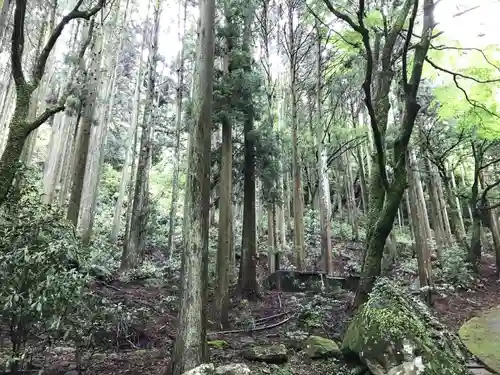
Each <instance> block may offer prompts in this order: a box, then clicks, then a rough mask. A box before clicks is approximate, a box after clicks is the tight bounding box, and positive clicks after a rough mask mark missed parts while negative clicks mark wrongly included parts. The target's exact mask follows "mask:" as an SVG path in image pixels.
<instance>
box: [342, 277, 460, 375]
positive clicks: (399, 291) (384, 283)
mask: <svg viewBox="0 0 500 375" xmlns="http://www.w3.org/2000/svg"><path fill="white" fill-rule="evenodd" d="M341 350H342V351H343V352H344V353H346V354H355V355H357V356H358V357H359V358H360V359H361V360H362V361H363V362H364V363H365V364H366V365H367V366H368V367H369V368H370V370H371V371H372V373H373V374H375V375H378V374H387V372H388V371H389V370H391V369H393V368H395V367H397V366H400V365H402V364H403V363H404V362H408V361H412V360H413V359H415V358H419V361H420V360H421V362H422V363H423V366H424V371H423V372H422V373H421V374H422V375H465V374H469V370H468V368H467V363H466V357H465V355H464V348H463V346H462V345H461V343H460V340H459V339H458V337H457V336H456V335H453V334H451V333H449V332H447V331H446V329H445V328H444V326H443V325H442V324H440V323H439V322H438V321H437V320H436V319H435V318H434V317H433V316H432V314H431V313H430V311H429V309H428V307H427V306H426V305H424V304H423V303H422V302H421V301H419V300H417V299H416V298H414V297H412V296H411V295H410V294H409V293H408V291H407V290H406V288H404V287H403V286H400V285H398V284H395V283H393V282H392V281H389V280H388V279H385V278H381V279H379V280H378V281H377V283H376V284H375V286H374V288H373V292H372V293H371V295H370V298H369V299H368V301H367V302H366V303H365V304H364V305H363V306H361V307H360V309H359V311H358V312H357V313H356V315H355V316H354V318H353V320H352V321H351V323H350V324H349V327H348V329H347V332H346V334H345V337H344V341H343V342H342V347H341Z"/></svg>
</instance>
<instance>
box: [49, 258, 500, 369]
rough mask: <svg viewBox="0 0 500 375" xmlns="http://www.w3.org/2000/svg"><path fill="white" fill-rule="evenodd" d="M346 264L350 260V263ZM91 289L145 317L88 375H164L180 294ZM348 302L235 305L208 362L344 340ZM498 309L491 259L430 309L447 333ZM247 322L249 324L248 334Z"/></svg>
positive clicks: (304, 298) (112, 338) (58, 358)
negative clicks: (292, 337)
mask: <svg viewBox="0 0 500 375" xmlns="http://www.w3.org/2000/svg"><path fill="white" fill-rule="evenodd" d="M348 258H349V257H348V256H347V257H346V259H348ZM94 287H95V290H96V292H98V293H100V294H103V295H106V296H107V297H109V298H110V299H112V300H113V301H120V302H122V303H123V304H125V305H127V306H133V307H135V308H141V309H143V310H144V311H145V314H146V315H145V317H144V319H143V320H142V321H141V322H138V323H137V325H134V326H133V327H128V332H129V334H128V335H127V336H126V337H124V336H123V335H120V334H119V333H117V332H112V333H109V335H108V336H106V338H107V339H108V343H107V345H105V346H102V347H101V348H99V349H98V350H96V352H95V353H93V354H92V355H90V356H89V353H87V354H86V355H85V360H84V366H85V374H86V375H118V374H120V375H123V374H134V375H135V374H148V375H160V374H162V373H164V371H165V369H166V367H167V365H168V361H169V354H170V351H171V349H172V346H173V342H174V339H175V335H176V328H175V327H176V316H177V307H176V304H175V303H171V304H169V303H168V298H167V297H175V296H178V291H177V290H176V289H175V288H172V287H165V286H145V285H144V283H139V282H136V283H123V282H119V281H114V282H110V283H97V284H96V285H95V286H94ZM351 298H352V294H351V293H349V292H345V293H342V294H341V295H332V296H324V297H321V296H317V295H316V296H315V295H311V294H306V293H280V292H276V291H267V292H263V293H262V299H261V300H259V301H256V302H249V303H246V302H242V301H239V300H237V299H234V300H233V301H232V305H231V310H230V322H231V327H229V328H227V329H226V330H224V331H221V330H220V327H216V326H215V325H214V324H213V322H211V321H209V323H210V328H209V333H208V335H209V340H211V341H212V340H224V341H225V342H226V343H227V344H228V347H227V348H224V349H221V348H216V347H211V348H210V349H209V350H210V357H211V361H212V362H215V363H228V362H245V361H244V360H243V359H242V358H241V357H240V354H239V353H240V350H241V348H242V347H243V346H245V345H247V344H249V343H256V344H262V343H272V342H283V341H284V340H285V341H286V340H287V337H288V334H289V333H290V332H296V331H302V332H304V331H305V332H307V333H314V334H317V335H321V336H323V337H329V338H331V339H334V340H337V341H340V339H341V337H342V335H343V332H344V330H345V328H346V326H347V323H348V321H349V314H350V312H349V310H348V304H349V302H348V301H350V299H351ZM172 299H173V298H172ZM165 301H167V302H165ZM497 305H500V283H499V282H497V280H496V277H495V269H494V262H493V259H492V258H490V257H488V256H486V257H485V258H484V259H483V262H482V264H481V274H480V278H479V279H478V282H477V285H476V286H474V288H472V289H470V290H467V291H459V292H456V293H454V294H450V295H447V296H441V297H439V298H437V299H436V300H435V304H434V307H433V309H434V311H435V313H436V314H437V316H438V317H439V318H440V320H441V321H442V322H444V323H445V324H446V325H447V326H448V327H450V329H452V330H457V329H458V328H459V327H460V325H461V324H462V323H463V322H465V321H466V320H467V319H469V318H470V317H472V316H474V315H475V314H478V313H479V312H481V311H484V310H485V309H487V308H489V307H492V306H497ZM318 312H321V314H319V313H318ZM210 316H211V312H210V309H209V317H210ZM249 321H250V322H251V323H252V324H251V327H252V329H251V330H249V327H250V326H249V325H248V324H249V323H248V322H249ZM228 331H230V332H228ZM329 361H330V362H331V361H332V360H329ZM45 363H46V364H50V365H49V368H50V372H49V373H50V374H54V375H55V374H57V375H64V374H66V373H67V372H68V371H69V370H72V369H74V352H73V350H72V349H71V348H64V347H59V348H54V350H52V351H51V353H50V355H49V356H48V357H47V358H46V362H45ZM248 364H249V366H251V367H252V368H254V369H255V370H256V371H255V373H259V374H282V375H286V374H297V375H301V374H304V375H305V374H312V373H317V374H331V373H333V372H332V371H331V369H328V366H327V365H328V364H327V361H325V362H323V361H314V363H310V362H307V361H304V358H303V357H298V356H296V355H293V354H292V355H291V356H290V361H289V364H288V365H287V369H288V370H287V371H288V372H287V371H282V370H280V369H278V368H275V369H273V365H264V364H256V363H248ZM274 366H275V365H274ZM71 375H73V374H71Z"/></svg>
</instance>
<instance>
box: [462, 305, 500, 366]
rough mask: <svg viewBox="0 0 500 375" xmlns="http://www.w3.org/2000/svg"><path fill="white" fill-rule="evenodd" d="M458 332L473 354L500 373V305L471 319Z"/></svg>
mask: <svg viewBox="0 0 500 375" xmlns="http://www.w3.org/2000/svg"><path fill="white" fill-rule="evenodd" d="M458 334H459V336H460V338H461V339H462V342H463V343H464V344H465V346H467V349H469V351H470V352H471V353H472V354H474V355H475V356H476V357H477V358H479V360H480V361H481V362H483V363H484V364H485V365H486V366H487V367H488V368H490V369H491V370H493V371H495V372H496V373H500V340H499V337H500V306H497V307H495V308H492V309H490V310H488V311H485V312H483V313H482V314H481V315H479V316H476V317H474V318H472V319H470V320H469V321H467V322H466V323H465V324H464V325H462V327H461V328H460V330H459V331H458Z"/></svg>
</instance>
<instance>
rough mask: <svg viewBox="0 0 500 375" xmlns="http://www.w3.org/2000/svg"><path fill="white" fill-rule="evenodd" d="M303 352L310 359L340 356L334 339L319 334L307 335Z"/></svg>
mask: <svg viewBox="0 0 500 375" xmlns="http://www.w3.org/2000/svg"><path fill="white" fill-rule="evenodd" d="M305 353H306V354H307V356H308V357H309V358H312V359H319V358H328V357H341V356H342V353H341V352H340V348H339V346H338V345H337V343H336V342H335V341H333V340H330V339H326V338H324V337H319V336H309V337H308V338H307V340H306V348H305Z"/></svg>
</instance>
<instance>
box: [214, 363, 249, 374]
mask: <svg viewBox="0 0 500 375" xmlns="http://www.w3.org/2000/svg"><path fill="white" fill-rule="evenodd" d="M251 373H252V371H250V368H249V367H248V366H247V365H246V364H244V363H231V364H229V365H224V366H220V367H217V368H216V369H215V374H216V375H250V374H251Z"/></svg>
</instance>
